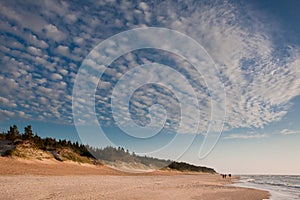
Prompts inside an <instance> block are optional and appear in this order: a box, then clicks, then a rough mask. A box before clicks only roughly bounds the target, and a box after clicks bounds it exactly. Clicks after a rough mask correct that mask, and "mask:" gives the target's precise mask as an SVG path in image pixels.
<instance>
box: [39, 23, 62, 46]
mask: <svg viewBox="0 0 300 200" xmlns="http://www.w3.org/2000/svg"><path fill="white" fill-rule="evenodd" d="M44 30H45V32H46V36H47V37H49V38H51V39H53V40H54V41H58V42H60V41H61V40H63V39H65V38H66V35H65V34H64V33H63V32H61V31H60V30H58V28H57V27H56V26H55V25H53V24H47V25H45V26H44Z"/></svg>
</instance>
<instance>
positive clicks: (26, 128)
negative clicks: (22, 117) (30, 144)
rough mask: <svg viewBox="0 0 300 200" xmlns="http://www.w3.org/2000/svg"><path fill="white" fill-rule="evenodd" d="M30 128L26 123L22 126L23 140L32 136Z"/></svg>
mask: <svg viewBox="0 0 300 200" xmlns="http://www.w3.org/2000/svg"><path fill="white" fill-rule="evenodd" d="M32 136H33V134H32V128H31V125H28V126H26V127H25V128H24V139H25V140H30V139H31V138H32Z"/></svg>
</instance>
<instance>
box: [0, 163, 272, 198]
mask: <svg viewBox="0 0 300 200" xmlns="http://www.w3.org/2000/svg"><path fill="white" fill-rule="evenodd" d="M230 183H231V180H230V179H222V177H221V176H220V175H211V174H199V173H180V172H164V171H159V172H153V173H144V174H128V173H124V172H119V171H116V170H113V169H110V168H108V167H106V166H93V165H87V164H78V163H71V162H69V163H62V162H57V161H55V160H44V161H36V160H22V159H10V158H0V196H1V198H2V199H202V200H211V199H223V200H227V199H228V200H230V199H232V200H235V199H236V200H242V199H245V200H248V199H249V200H258V199H267V198H268V195H269V194H268V192H265V191H260V190H254V189H247V188H238V187H231V186H227V185H226V184H230Z"/></svg>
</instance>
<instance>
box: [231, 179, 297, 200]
mask: <svg viewBox="0 0 300 200" xmlns="http://www.w3.org/2000/svg"><path fill="white" fill-rule="evenodd" d="M240 178H241V179H240V180H239V181H238V182H236V183H234V184H233V185H235V186H240V187H247V188H255V189H262V190H267V191H269V192H270V194H271V197H270V199H271V200H290V199H291V200H294V199H298V200H300V175H297V176H296V175H240Z"/></svg>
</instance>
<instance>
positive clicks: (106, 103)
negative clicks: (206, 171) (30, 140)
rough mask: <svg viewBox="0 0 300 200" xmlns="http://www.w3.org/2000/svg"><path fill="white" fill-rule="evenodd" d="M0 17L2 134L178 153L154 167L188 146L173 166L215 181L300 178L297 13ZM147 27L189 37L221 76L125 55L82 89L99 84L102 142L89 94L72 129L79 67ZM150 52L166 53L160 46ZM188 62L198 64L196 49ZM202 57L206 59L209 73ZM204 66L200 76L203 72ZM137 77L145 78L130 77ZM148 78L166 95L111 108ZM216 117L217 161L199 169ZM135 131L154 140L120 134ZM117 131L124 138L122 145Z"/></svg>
mask: <svg viewBox="0 0 300 200" xmlns="http://www.w3.org/2000/svg"><path fill="white" fill-rule="evenodd" d="M0 5H1V6H0V23H1V25H0V30H1V34H0V43H1V45H0V56H1V60H0V62H1V65H0V66H1V67H0V72H1V73H0V85H1V90H0V128H1V129H0V130H1V131H6V130H7V129H8V127H9V125H11V124H17V125H19V126H20V128H23V127H24V126H25V125H27V124H32V125H33V129H34V131H35V132H37V133H38V134H40V135H41V136H52V137H56V138H69V139H72V140H82V141H83V142H84V143H93V145H100V146H105V145H107V144H110V143H111V142H112V143H113V144H115V145H120V146H125V147H127V148H129V149H130V150H133V151H136V152H140V153H147V152H148V153H149V152H150V151H154V150H155V149H156V150H157V149H159V148H161V147H163V146H165V145H166V144H168V142H169V141H171V140H172V138H174V137H175V136H177V137H178V138H177V139H176V140H175V142H174V144H173V146H172V145H171V147H170V148H169V149H168V148H167V149H166V150H165V151H158V152H157V154H154V155H155V156H159V157H165V158H174V159H175V158H176V159H177V158H178V157H180V156H181V154H182V153H184V152H185V149H186V146H187V145H188V144H189V142H193V143H192V145H191V146H190V148H189V150H188V151H186V152H185V153H184V154H183V155H182V156H181V157H180V160H184V161H188V162H192V163H195V164H203V165H210V166H213V167H215V168H217V170H219V171H222V172H236V173H290V174H300V171H299V169H300V160H299V159H297V157H296V156H297V155H296V154H295V152H300V147H299V139H300V124H299V117H300V116H299V113H300V110H299V109H300V97H299V94H300V70H299V69H300V68H299V66H300V53H299V50H300V38H299V34H298V33H299V31H300V24H299V23H300V14H299V12H298V10H297V8H298V7H299V2H298V1H287V2H283V1H270V0H269V1H249V2H246V1H245V2H240V1H226V2H222V1H167V2H159V1H157V2H155V1H130V2H125V1H99V2H93V1H84V2H83V1H74V2H73V1H72V2H71V1H45V2H42V1H39V2H35V1H26V2H17V1H0ZM146 27H161V28H168V29H172V30H175V31H179V32H180V33H183V34H185V35H187V36H189V37H191V38H192V39H193V40H195V41H196V42H198V43H199V44H200V45H201V46H202V47H203V48H204V49H205V52H206V53H207V55H209V56H210V57H211V58H212V59H213V61H214V63H215V67H216V69H217V70H218V75H217V76H216V74H214V72H213V70H211V69H212V67H206V68H205V67H202V70H203V71H201V73H198V72H197V70H196V69H195V67H194V66H193V65H192V64H191V63H193V61H191V62H189V61H188V62H187V61H186V60H184V59H183V58H182V57H180V56H178V55H176V54H174V53H172V52H167V51H164V50H162V49H160V50H159V49H139V50H135V51H131V52H128V53H126V54H124V55H122V56H120V57H118V58H117V59H116V60H114V62H113V63H111V64H110V65H109V66H106V69H105V72H104V73H103V74H102V76H101V78H100V79H99V77H98V76H96V74H88V75H89V76H88V77H87V80H86V82H87V83H89V84H91V85H93V84H96V91H95V94H93V95H94V96H93V97H94V98H95V101H94V104H95V113H96V116H97V121H98V123H99V124H100V125H101V128H103V133H104V135H102V136H99V133H97V130H98V129H95V128H94V125H95V124H93V123H94V122H93V121H92V122H91V121H89V119H90V118H89V116H90V115H91V113H89V112H87V110H85V107H84V106H85V105H87V104H88V102H87V101H86V97H87V96H88V95H89V94H86V93H84V92H83V93H81V94H79V96H78V99H77V100H78V102H79V104H78V105H79V107H76V105H75V106H74V108H78V109H77V110H76V111H75V113H77V115H79V116H80V119H79V118H76V119H75V122H76V120H78V121H77V123H76V124H77V125H78V126H77V127H75V125H74V118H73V108H72V98H73V97H74V94H73V87H74V83H75V82H76V77H78V72H79V69H82V63H91V62H92V63H94V64H92V65H93V66H94V67H98V66H97V62H93V61H96V58H97V59H99V58H100V57H101V56H103V55H98V54H99V52H97V47H98V45H99V44H100V43H101V42H103V41H105V40H107V39H108V38H110V37H112V36H114V35H116V34H119V33H121V32H122V31H128V30H131V29H134V28H146ZM145 37H146V36H145ZM147 37H149V38H152V39H153V40H154V39H155V38H157V37H160V36H159V35H155V34H153V35H152V36H151V35H150V36H147ZM134 41H138V38H134V39H133V42H134ZM151 42H152V44H153V45H157V44H161V45H163V44H164V42H167V38H165V39H164V38H161V41H158V40H157V39H155V41H151ZM176 44H177V45H178V47H181V46H184V44H183V43H180V41H174V44H173V45H175V47H176ZM118 48H120V49H122V46H120V45H119V46H118ZM189 51H190V54H193V53H195V51H194V50H193V48H192V47H191V48H190V49H189ZM205 52H204V51H203V54H201V56H202V57H201V59H203V60H204V61H205V62H206V61H207V59H206V58H205V56H204V55H206V54H205ZM100 53H101V52H100ZM197 53H199V54H200V52H198V51H197ZM108 54H109V52H108ZM95 55H96V56H95ZM97 55H98V56H97ZM89 58H92V59H89ZM93 59H94V60H93ZM205 62H203V63H204V64H203V66H206V65H207V66H208V64H207V63H206V64H205ZM207 62H208V61H207ZM158 64H160V66H159V67H157V68H155V67H154V66H158ZM162 65H163V66H169V68H168V70H166V69H167V68H161V67H162ZM136 66H144V68H142V69H143V70H142V71H139V70H137V71H134V70H135V69H136V68H135V67H136ZM98 69H99V68H98ZM159 69H162V70H159ZM125 74H127V75H125ZM150 74H151V75H150ZM178 74H180V75H178ZM148 77H151V78H152V79H151V80H152V81H154V82H160V83H170V84H169V85H167V84H165V85H164V84H160V85H159V84H145V85H143V86H142V87H139V88H135V89H136V90H135V91H134V92H133V93H132V96H131V97H130V102H129V106H121V107H120V105H123V104H121V103H122V102H121V101H119V99H117V100H116V101H115V100H114V98H113V97H114V95H113V94H114V93H113V91H118V92H116V93H115V94H116V95H121V96H122V95H123V94H125V91H129V90H131V89H133V88H134V86H135V85H137V84H138V83H142V82H143V81H145V79H147V78H148ZM126 78H127V79H126ZM184 80H187V82H185V81H184ZM218 81H220V82H221V83H222V88H223V89H224V90H223V92H219V91H217V92H216V93H215V94H216V96H218V95H219V96H218V97H221V96H222V95H223V94H225V95H226V102H225V101H223V100H222V99H221V100H220V99H214V98H213V97H214V95H213V92H214V91H212V88H214V85H216V84H217V82H218ZM118 83H122V84H119V85H118ZM124 83H125V84H124ZM118 86H120V88H119V90H117V89H118ZM167 86H170V87H167ZM115 88H117V89H115ZM191 91H192V92H191ZM192 93H193V94H195V98H194V99H193V95H192ZM80 95H81V96H80ZM180 97H182V98H180ZM184 98H185V99H184ZM182 99H184V100H182ZM190 100H191V101H190ZM113 102H115V103H116V104H114V105H116V106H112V103H113ZM214 103H215V104H214ZM154 104H155V105H160V106H158V107H157V106H156V107H153V105H154ZM118 105H119V107H117V106H118ZM221 105H225V110H226V115H224V112H223V110H222V106H221ZM116 107H117V109H115V108H116ZM125 108H126V109H125ZM127 108H129V112H128V113H129V114H128V113H127V115H126V112H127ZM114 109H115V110H117V111H116V112H115V114H116V113H117V114H118V116H117V117H116V116H114V112H113V111H114ZM149 109H150V110H149ZM213 112H215V114H217V115H219V116H220V118H222V119H223V117H224V120H225V121H224V127H223V129H222V130H223V131H222V134H221V137H220V139H219V140H218V143H217V145H216V146H215V148H214V149H213V151H212V152H211V153H210V154H209V155H208V156H207V157H206V158H204V159H199V156H198V155H199V149H200V146H201V144H202V142H203V139H204V137H205V134H206V132H207V130H208V128H210V132H209V133H210V134H209V135H208V136H207V140H208V141H209V140H210V139H211V140H212V141H213V142H212V143H209V145H208V146H212V144H213V143H214V141H215V140H216V139H218V136H219V135H218V133H219V131H220V130H219V129H218V126H217V125H216V123H218V122H214V121H213V120H212V119H211V116H212V113H213ZM128 116H129V117H128ZM164 117H166V119H165V118H164ZM181 120H184V123H183V122H181ZM79 122H80V123H79ZM130 122H134V123H135V124H137V125H138V128H141V127H143V126H146V125H149V123H151V122H152V124H151V126H150V127H149V129H134V128H132V127H129V128H128V127H127V128H128V129H127V128H126V125H128V124H130ZM154 122H157V123H158V125H157V126H156V125H155V123H154ZM120 125H121V126H122V127H123V128H125V129H126V130H127V131H129V132H131V133H129V135H128V133H127V134H126V133H125V134H124V132H122V130H123V129H122V128H121V129H120V127H118V126H120ZM152 125H153V126H152ZM161 125H163V127H162V130H161V132H160V133H159V134H157V136H156V137H149V138H148V139H141V138H144V137H146V136H149V135H151V134H152V132H153V131H156V132H159V131H158V130H160V128H161V127H160V126H161ZM196 125H197V131H195V126H196ZM76 128H77V129H76ZM80 130H81V131H80ZM141 130H143V131H141ZM78 131H79V132H78ZM82 132H84V133H82ZM130 134H133V135H134V136H137V138H138V139H137V138H134V137H131V136H132V135H131V136H130ZM138 134H140V135H138ZM139 137H141V138H139ZM188 146H189V145H188ZM207 148H208V149H207V151H208V150H209V149H210V148H209V147H207ZM253 163H257V164H255V165H253Z"/></svg>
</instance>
